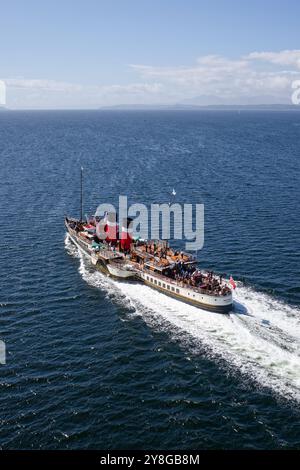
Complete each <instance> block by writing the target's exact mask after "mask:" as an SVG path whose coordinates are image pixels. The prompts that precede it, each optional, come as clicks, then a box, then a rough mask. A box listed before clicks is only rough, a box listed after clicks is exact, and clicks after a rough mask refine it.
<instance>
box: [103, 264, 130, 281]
mask: <svg viewBox="0 0 300 470" xmlns="http://www.w3.org/2000/svg"><path fill="white" fill-rule="evenodd" d="M107 269H108V271H109V273H110V274H111V275H112V276H114V277H120V278H122V279H128V278H129V277H133V276H135V273H133V272H132V271H127V270H126V269H120V268H118V267H117V266H113V265H112V264H108V265H107Z"/></svg>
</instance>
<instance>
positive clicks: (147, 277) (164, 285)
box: [146, 276, 180, 294]
mask: <svg viewBox="0 0 300 470" xmlns="http://www.w3.org/2000/svg"><path fill="white" fill-rule="evenodd" d="M146 279H147V281H150V282H152V284H156V285H158V286H159V287H163V288H164V289H166V288H167V289H168V290H172V292H175V287H173V286H169V284H165V283H164V282H160V281H157V279H153V278H152V277H149V276H146ZM179 292H180V291H179V289H176V293H177V294H179Z"/></svg>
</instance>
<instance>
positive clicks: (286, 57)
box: [245, 49, 300, 69]
mask: <svg viewBox="0 0 300 470" xmlns="http://www.w3.org/2000/svg"><path fill="white" fill-rule="evenodd" d="M245 59H248V60H261V61H264V62H271V63H272V64H276V65H283V66H292V67H296V68H298V69H300V49H293V50H284V51H280V52H251V54H248V56H246V57H245Z"/></svg>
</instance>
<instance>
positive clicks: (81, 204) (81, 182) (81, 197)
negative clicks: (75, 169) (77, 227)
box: [80, 167, 83, 222]
mask: <svg viewBox="0 0 300 470" xmlns="http://www.w3.org/2000/svg"><path fill="white" fill-rule="evenodd" d="M82 220H83V168H82V167H81V169H80V222H82Z"/></svg>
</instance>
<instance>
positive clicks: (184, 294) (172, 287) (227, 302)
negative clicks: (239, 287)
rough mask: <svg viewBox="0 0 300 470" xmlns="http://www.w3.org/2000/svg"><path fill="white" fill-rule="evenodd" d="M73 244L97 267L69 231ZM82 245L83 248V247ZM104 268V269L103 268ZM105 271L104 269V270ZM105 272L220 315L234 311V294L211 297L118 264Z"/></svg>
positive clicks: (88, 253) (108, 265)
mask: <svg viewBox="0 0 300 470" xmlns="http://www.w3.org/2000/svg"><path fill="white" fill-rule="evenodd" d="M69 235H70V237H71V240H72V242H73V243H74V244H75V245H76V246H77V248H78V249H79V250H80V252H81V253H83V254H84V255H85V256H86V257H87V258H88V259H89V260H90V261H91V262H92V264H93V265H95V266H97V259H96V257H95V254H94V252H93V250H92V249H90V247H89V245H88V243H86V242H83V241H82V240H80V243H78V241H77V239H76V237H75V236H73V235H72V233H70V231H69ZM81 243H82V244H83V246H84V247H83V246H81ZM102 268H103V267H102ZM102 270H103V269H102ZM105 270H106V272H108V273H109V274H110V275H111V276H113V277H116V278H119V279H129V278H132V277H135V278H136V279H139V280H140V281H141V282H143V283H145V284H147V285H149V286H150V287H152V288H154V289H156V290H158V291H160V292H163V293H164V294H166V295H169V296H171V297H174V298H176V299H178V300H181V301H183V302H187V303H189V304H192V305H195V306H196V307H199V308H203V309H205V310H211V311H215V312H219V313H228V312H229V311H230V310H231V309H232V293H231V292H230V293H228V294H226V295H218V296H215V295H210V294H205V293H203V292H198V291H197V290H195V289H192V288H189V287H187V286H182V285H180V284H179V283H176V282H174V281H172V280H170V279H169V278H166V277H163V276H160V275H156V274H154V273H152V272H145V271H140V270H138V269H134V270H131V269H126V267H119V266H117V263H115V262H110V263H107V264H106V265H105Z"/></svg>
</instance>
